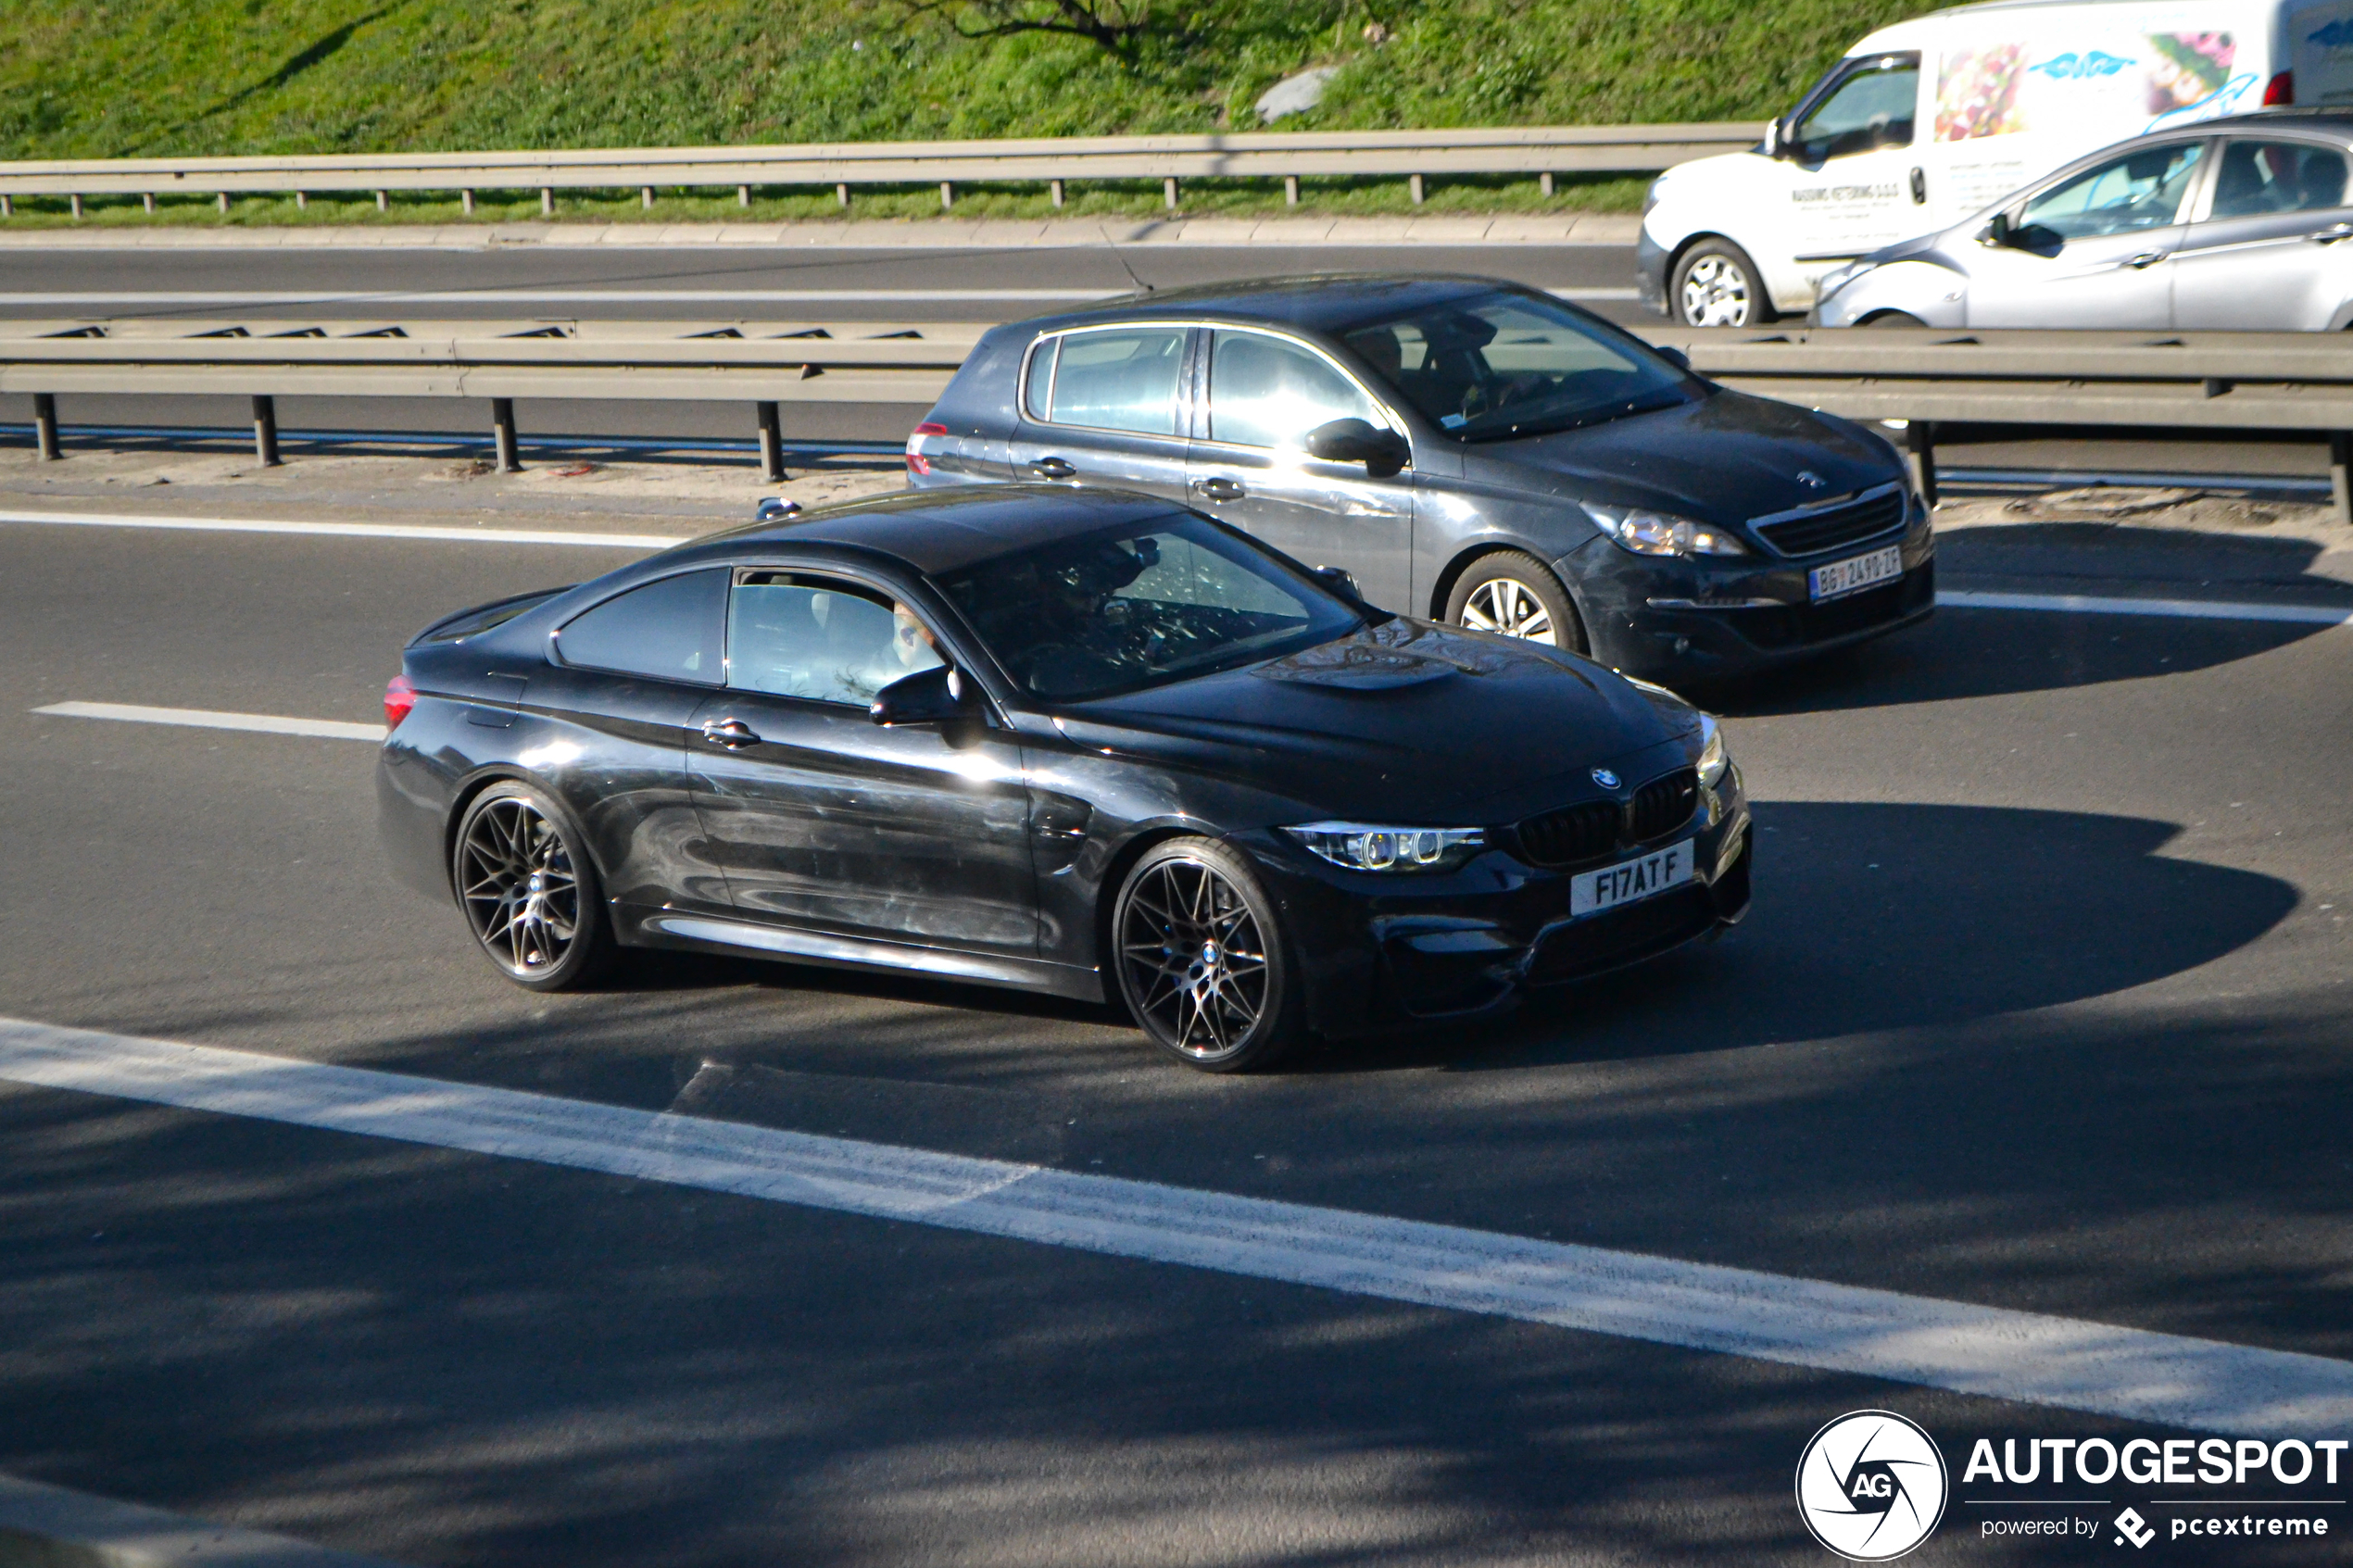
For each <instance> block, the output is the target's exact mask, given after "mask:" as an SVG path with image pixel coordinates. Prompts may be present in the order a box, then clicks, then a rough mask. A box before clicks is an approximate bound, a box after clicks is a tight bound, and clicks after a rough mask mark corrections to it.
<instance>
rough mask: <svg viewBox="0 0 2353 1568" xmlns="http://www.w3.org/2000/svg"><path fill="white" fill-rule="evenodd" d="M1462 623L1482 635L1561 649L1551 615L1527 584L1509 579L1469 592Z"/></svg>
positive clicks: (1481, 586) (1497, 580)
mask: <svg viewBox="0 0 2353 1568" xmlns="http://www.w3.org/2000/svg"><path fill="white" fill-rule="evenodd" d="M1463 624H1464V625H1466V626H1469V627H1472V628H1475V629H1476V630H1478V631H1481V632H1501V633H1503V634H1504V636H1506V637H1525V638H1527V639H1528V640H1529V642H1531V643H1542V644H1543V645H1544V646H1547V647H1558V646H1560V637H1559V635H1558V634H1557V633H1555V631H1554V627H1553V612H1552V611H1551V610H1548V609H1546V608H1544V604H1543V601H1542V600H1541V599H1539V598H1538V597H1537V596H1535V595H1534V594H1531V593H1529V591H1528V584H1526V583H1520V582H1516V581H1515V580H1514V579H1512V578H1509V577H1498V578H1496V579H1494V580H1493V581H1492V582H1489V583H1480V584H1479V585H1478V587H1476V588H1473V589H1472V590H1471V595H1470V597H1469V598H1468V599H1467V600H1466V601H1465V602H1464V604H1463Z"/></svg>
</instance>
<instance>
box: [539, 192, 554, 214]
mask: <svg viewBox="0 0 2353 1568" xmlns="http://www.w3.org/2000/svg"><path fill="white" fill-rule="evenodd" d="M555 215H556V193H555V191H554V190H553V189H552V188H551V187H549V186H547V185H542V186H540V187H539V216H540V217H542V218H553V217H554V216H555Z"/></svg>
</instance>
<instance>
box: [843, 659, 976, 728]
mask: <svg viewBox="0 0 2353 1568" xmlns="http://www.w3.org/2000/svg"><path fill="white" fill-rule="evenodd" d="M979 706H980V704H979V696H978V694H977V693H976V692H975V691H974V689H973V684H972V682H971V680H970V679H969V678H967V677H966V676H965V675H963V673H962V672H961V671H957V670H956V669H955V668H954V667H953V666H952V665H945V664H943V665H941V666H939V667H938V668H937V669H933V670H918V671H915V673H913V674H912V675H908V676H904V677H902V678H900V679H899V680H896V681H893V682H892V683H891V684H888V685H887V686H885V687H884V688H883V689H882V690H880V691H878V692H876V693H875V700H874V702H873V703H872V704H871V705H870V706H869V707H868V708H867V709H866V716H867V717H868V718H870V719H872V720H873V721H875V723H877V724H881V725H884V726H886V727H889V726H892V725H898V724H945V723H949V722H951V721H955V720H958V719H969V718H971V717H973V716H974V714H975V712H976V711H978V709H979Z"/></svg>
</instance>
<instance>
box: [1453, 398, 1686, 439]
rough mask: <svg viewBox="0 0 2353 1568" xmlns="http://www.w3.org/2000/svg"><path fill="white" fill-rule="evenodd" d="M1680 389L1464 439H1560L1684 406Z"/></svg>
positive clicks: (1466, 436) (1485, 432)
mask: <svg viewBox="0 0 2353 1568" xmlns="http://www.w3.org/2000/svg"><path fill="white" fill-rule="evenodd" d="M1684 401H1685V399H1684V396H1683V394H1682V392H1681V391H1680V389H1678V388H1669V389H1668V390H1667V391H1665V392H1663V393H1660V394H1658V395H1655V396H1653V397H1647V398H1644V397H1637V398H1634V399H1631V400H1630V401H1628V402H1625V403H1605V404H1603V405H1602V406H1601V407H1599V408H1586V409H1583V410H1580V411H1579V412H1578V413H1574V414H1567V415H1564V416H1562V417H1560V418H1558V419H1554V420H1545V421H1544V422H1542V423H1541V424H1533V423H1531V424H1520V425H1506V426H1504V428H1503V429H1501V430H1491V431H1480V432H1478V433H1475V434H1468V435H1465V436H1464V437H1463V439H1464V440H1465V441H1466V442H1487V441H1516V440H1519V439H1522V438H1524V437H1528V436H1533V435H1558V434H1559V433H1561V432H1563V431H1565V430H1581V429H1583V428H1584V427H1585V426H1587V425H1599V424H1607V423H1609V421H1610V420H1622V419H1627V418H1629V417H1631V416H1632V415H1635V414H1655V413H1656V412H1658V410H1660V409H1661V408H1675V407H1677V406H1679V405H1680V404H1681V403H1682V402H1684Z"/></svg>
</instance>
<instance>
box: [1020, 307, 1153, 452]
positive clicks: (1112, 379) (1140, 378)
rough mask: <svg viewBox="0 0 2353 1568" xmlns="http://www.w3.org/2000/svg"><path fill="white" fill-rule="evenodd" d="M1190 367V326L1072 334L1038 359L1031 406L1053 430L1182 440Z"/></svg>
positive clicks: (1033, 363) (1029, 392) (1046, 346)
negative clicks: (1181, 408)
mask: <svg viewBox="0 0 2353 1568" xmlns="http://www.w3.org/2000/svg"><path fill="white" fill-rule="evenodd" d="M1184 366H1185V329H1184V328H1182V327H1174V328H1171V327H1137V328H1121V329H1118V330H1115V331H1111V332H1070V333H1067V334H1065V335H1064V336H1062V337H1059V338H1051V339H1049V340H1048V341H1047V342H1045V343H1043V344H1041V345H1038V352H1037V353H1035V354H1033V355H1032V356H1030V361H1029V384H1028V386H1027V388H1026V395H1025V397H1024V401H1025V402H1026V403H1027V405H1028V407H1029V414H1030V417H1031V418H1032V419H1036V420H1045V421H1047V422H1049V423H1051V424H1058V425H1085V426H1087V427H1088V428H1089V429H1092V430H1125V431H1133V432H1135V433H1138V434H1139V435H1174V434H1176V382H1177V378H1178V375H1179V374H1180V372H1181V371H1182V370H1184Z"/></svg>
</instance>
